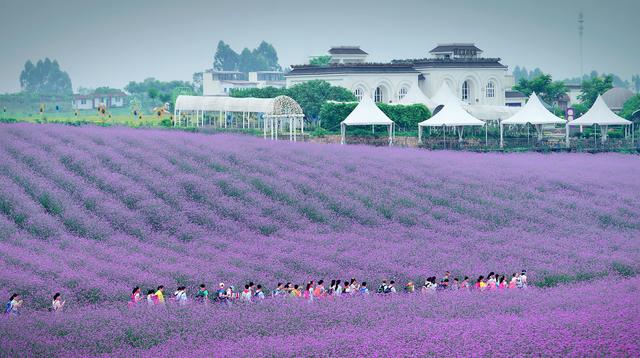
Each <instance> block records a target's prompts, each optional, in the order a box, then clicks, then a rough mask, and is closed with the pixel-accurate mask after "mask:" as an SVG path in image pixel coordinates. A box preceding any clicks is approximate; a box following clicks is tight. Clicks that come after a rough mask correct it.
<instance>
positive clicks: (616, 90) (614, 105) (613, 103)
mask: <svg viewBox="0 0 640 358" xmlns="http://www.w3.org/2000/svg"><path fill="white" fill-rule="evenodd" d="M631 97H633V92H631V91H630V90H629V89H627V88H624V87H613V88H612V89H610V90H608V91H607V92H605V93H604V94H602V99H603V100H604V103H606V104H607V107H609V108H610V109H611V110H612V111H614V112H620V111H621V110H622V106H623V105H624V103H625V102H626V101H628V100H629V98H631Z"/></svg>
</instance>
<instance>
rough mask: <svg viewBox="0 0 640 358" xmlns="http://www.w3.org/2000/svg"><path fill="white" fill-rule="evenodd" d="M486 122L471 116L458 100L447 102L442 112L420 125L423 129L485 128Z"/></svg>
mask: <svg viewBox="0 0 640 358" xmlns="http://www.w3.org/2000/svg"><path fill="white" fill-rule="evenodd" d="M483 125H484V122H483V121H481V120H479V119H477V118H476V117H474V116H472V115H470V114H469V113H468V112H467V111H465V110H464V108H462V106H461V105H460V103H459V102H458V101H457V100H456V99H452V100H450V101H449V102H447V103H446V104H445V105H444V107H443V108H442V109H441V110H440V112H438V113H436V114H435V115H434V116H433V117H431V118H429V119H427V120H426V121H422V122H420V123H418V126H421V127H442V126H447V127H454V126H483Z"/></svg>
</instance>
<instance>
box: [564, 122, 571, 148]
mask: <svg viewBox="0 0 640 358" xmlns="http://www.w3.org/2000/svg"><path fill="white" fill-rule="evenodd" d="M564 132H565V140H566V144H567V148H569V147H570V145H569V124H565V125H564Z"/></svg>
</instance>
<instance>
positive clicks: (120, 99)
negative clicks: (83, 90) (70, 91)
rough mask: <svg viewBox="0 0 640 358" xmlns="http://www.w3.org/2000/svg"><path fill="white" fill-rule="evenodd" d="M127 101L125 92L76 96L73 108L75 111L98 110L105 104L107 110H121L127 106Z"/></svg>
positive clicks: (72, 101)
mask: <svg viewBox="0 0 640 358" xmlns="http://www.w3.org/2000/svg"><path fill="white" fill-rule="evenodd" d="M126 99H127V95H126V94H125V93H124V92H112V93H93V94H87V95H83V94H74V95H73V99H72V100H71V106H72V107H73V109H96V108H98V107H99V106H100V105H101V104H104V105H106V106H107V108H121V107H124V106H125V105H126Z"/></svg>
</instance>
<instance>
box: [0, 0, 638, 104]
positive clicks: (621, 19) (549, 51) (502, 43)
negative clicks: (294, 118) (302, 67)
mask: <svg viewBox="0 0 640 358" xmlns="http://www.w3.org/2000/svg"><path fill="white" fill-rule="evenodd" d="M580 10H582V11H583V12H584V17H585V31H584V68H585V71H590V70H592V69H596V70H598V71H600V72H602V71H605V72H614V73H616V74H619V75H620V76H622V77H623V78H625V79H629V78H630V77H631V75H632V74H636V73H640V43H639V42H638V39H639V38H640V24H638V20H637V16H638V14H639V13H640V0H583V1H581V0H574V1H569V0H535V1H534V0H527V1H519V0H468V1H462V0H458V1H453V0H448V1H444V0H436V1H430V0H429V1H428V0H407V1H397V0H395V1H386V2H383V1H378V0H376V1H373V0H369V1H351V0H338V1H335V0H315V1H306V0H271V1H269V0H245V1H242V0H234V1H212V0H210V1H204V0H203V1H198V0H194V1H189V0H183V1H177V0H171V1H164V0H154V1H140V0H127V1H124V0H111V1H107V0H102V1H97V0H64V1H51V0H40V1H36V0H0V53H1V54H2V55H1V56H0V92H11V91H17V90H19V82H18V77H19V74H20V71H21V70H22V68H23V66H24V62H25V61H26V60H27V59H31V60H37V59H40V58H44V57H46V56H49V57H51V58H55V59H57V60H58V61H59V62H60V65H61V67H62V68H63V70H65V71H67V72H68V73H69V75H70V76H71V80H72V82H73V86H74V89H77V88H78V86H85V87H97V86H102V85H108V86H114V87H123V86H124V85H126V83H128V82H129V81H131V80H135V81H140V80H143V79H144V78H146V77H156V78H158V79H161V80H172V79H181V80H191V76H192V74H193V73H194V72H196V71H201V70H203V69H204V68H208V67H210V66H211V62H212V60H213V55H214V52H215V47H216V44H217V42H218V41H219V40H221V39H222V40H224V41H226V42H227V43H229V44H230V45H231V46H232V47H233V48H234V49H235V50H236V51H238V52H240V51H241V50H242V48H243V47H249V48H254V47H256V46H257V45H258V43H259V42H260V41H261V40H266V41H267V42H270V43H272V44H273V45H274V46H275V48H276V49H277V51H278V54H279V57H280V63H281V64H282V65H283V66H288V65H291V64H299V63H303V62H304V61H306V59H307V57H308V56H311V55H321V54H325V53H326V50H327V49H328V48H329V47H330V46H332V45H361V46H362V48H363V49H364V50H366V51H367V52H369V53H370V54H371V56H370V60H373V61H389V60H391V59H394V58H418V57H426V56H427V55H428V51H429V50H430V49H431V48H433V47H434V46H435V45H436V44H437V43H442V42H475V43H476V44H477V46H478V47H480V48H481V49H482V50H484V51H485V52H484V55H485V56H489V57H501V58H502V62H503V64H506V65H509V67H510V68H511V69H512V68H513V67H515V65H520V66H522V65H524V66H526V67H527V68H529V69H532V68H534V67H540V68H541V69H542V70H543V71H545V72H551V73H552V74H553V75H554V77H556V78H558V79H561V78H565V77H573V76H577V75H579V73H580V68H579V67H580V66H579V63H580V62H579V57H578V53H579V51H578V48H579V47H578V30H577V17H578V13H579V12H580Z"/></svg>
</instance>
